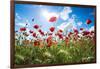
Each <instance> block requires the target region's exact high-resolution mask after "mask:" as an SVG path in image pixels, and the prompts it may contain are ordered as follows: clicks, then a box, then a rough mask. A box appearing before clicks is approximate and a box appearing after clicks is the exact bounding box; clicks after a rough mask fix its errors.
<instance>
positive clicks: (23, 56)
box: [15, 4, 96, 65]
mask: <svg viewBox="0 0 100 69" xmlns="http://www.w3.org/2000/svg"><path fill="white" fill-rule="evenodd" d="M19 6H20V7H21V8H22V9H23V10H21V9H19V8H18V7H19ZM31 6H32V7H33V10H32V8H31V9H29V7H31ZM31 6H30V5H25V6H24V7H23V6H22V5H18V4H17V5H15V8H16V9H15V10H16V11H15V12H16V15H15V64H16V65H26V64H71V63H92V62H95V48H96V43H95V41H96V36H95V20H94V16H95V14H94V8H81V9H82V11H80V14H79V13H76V14H75V13H74V12H75V11H76V10H77V11H79V9H80V8H78V9H77V7H62V6H61V7H60V6H51V7H50V6H41V5H40V6H38V5H31ZM36 7H38V8H37V9H36ZM34 8H35V9H36V10H35V9H34ZM41 8H45V9H48V11H47V10H44V9H42V11H41V14H43V15H41V14H39V10H41ZM58 8H60V9H59V10H57V9H58ZM27 10H28V11H27ZM49 10H54V11H49ZM56 10H57V11H58V12H56ZM85 10H87V11H85ZM23 11H24V12H23ZM30 11H32V12H30ZM83 11H84V12H85V13H83ZM28 13H31V14H28ZM90 13H91V14H90ZM81 14H82V15H81ZM24 15H25V16H24ZM83 15H86V17H85V16H83ZM78 16H80V17H78ZM26 18H27V19H26Z"/></svg>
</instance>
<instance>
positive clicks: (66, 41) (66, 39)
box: [65, 37, 69, 45]
mask: <svg viewBox="0 0 100 69" xmlns="http://www.w3.org/2000/svg"><path fill="white" fill-rule="evenodd" d="M65 43H66V45H68V43H69V38H68V37H66V38H65Z"/></svg>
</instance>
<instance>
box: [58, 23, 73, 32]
mask: <svg viewBox="0 0 100 69" xmlns="http://www.w3.org/2000/svg"><path fill="white" fill-rule="evenodd" d="M57 28H58V29H61V30H63V31H67V30H68V29H72V28H73V23H70V22H64V23H62V24H61V25H59V26H57Z"/></svg>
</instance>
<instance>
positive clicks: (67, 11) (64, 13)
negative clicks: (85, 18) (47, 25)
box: [60, 7, 72, 20]
mask: <svg viewBox="0 0 100 69" xmlns="http://www.w3.org/2000/svg"><path fill="white" fill-rule="evenodd" d="M71 12H72V9H71V8H70V7H64V9H63V11H62V12H61V13H60V17H61V18H62V19H63V20H67V19H68V18H69V14H70V13H71Z"/></svg>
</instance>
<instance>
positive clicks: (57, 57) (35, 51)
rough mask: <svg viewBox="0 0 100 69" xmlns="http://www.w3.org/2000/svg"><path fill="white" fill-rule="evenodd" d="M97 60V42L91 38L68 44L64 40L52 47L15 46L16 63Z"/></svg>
mask: <svg viewBox="0 0 100 69" xmlns="http://www.w3.org/2000/svg"><path fill="white" fill-rule="evenodd" d="M94 61H95V44H94V43H93V42H92V40H90V39H81V41H76V42H75V43H73V42H70V43H69V44H68V45H67V46H66V44H64V41H62V42H61V43H59V44H57V46H55V45H52V46H50V47H47V46H43V47H42V48H41V47H39V46H15V64H16V65H24V64H63V63H85V62H94Z"/></svg>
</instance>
